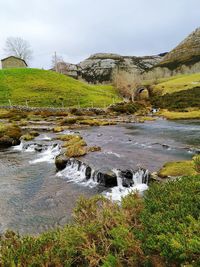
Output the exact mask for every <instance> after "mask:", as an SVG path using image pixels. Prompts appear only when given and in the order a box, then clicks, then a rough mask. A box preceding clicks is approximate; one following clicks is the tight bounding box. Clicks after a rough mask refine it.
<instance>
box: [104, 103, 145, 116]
mask: <svg viewBox="0 0 200 267" xmlns="http://www.w3.org/2000/svg"><path fill="white" fill-rule="evenodd" d="M144 109H145V107H144V106H143V105H142V104H140V103H138V102H134V103H133V102H121V103H117V104H114V105H111V106H110V107H109V108H108V112H116V113H119V114H123V113H125V114H134V113H136V112H138V111H139V110H144Z"/></svg>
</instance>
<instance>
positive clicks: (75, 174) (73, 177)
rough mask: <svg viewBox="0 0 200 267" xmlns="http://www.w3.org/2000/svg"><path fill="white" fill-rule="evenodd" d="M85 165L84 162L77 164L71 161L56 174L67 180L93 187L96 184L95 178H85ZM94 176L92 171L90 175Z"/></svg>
mask: <svg viewBox="0 0 200 267" xmlns="http://www.w3.org/2000/svg"><path fill="white" fill-rule="evenodd" d="M86 168H87V166H86V165H84V164H81V165H80V166H79V164H78V163H77V162H75V161H74V162H71V164H70V165H67V166H66V167H65V169H64V170H62V171H60V172H58V173H57V174H56V176H58V177H63V178H66V179H67V180H68V181H69V182H73V183H78V184H81V185H83V186H88V187H90V188H93V187H94V186H96V185H97V182H96V181H95V179H92V178H91V179H88V180H87V179H86V176H85V172H86ZM93 176H94V171H92V173H91V177H93Z"/></svg>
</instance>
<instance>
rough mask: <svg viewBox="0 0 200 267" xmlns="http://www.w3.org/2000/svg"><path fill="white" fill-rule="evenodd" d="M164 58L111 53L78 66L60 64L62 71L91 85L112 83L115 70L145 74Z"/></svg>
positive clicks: (90, 58) (102, 54)
mask: <svg viewBox="0 0 200 267" xmlns="http://www.w3.org/2000/svg"><path fill="white" fill-rule="evenodd" d="M161 59H162V56H159V55H157V56H145V57H134V56H121V55H117V54H110V53H98V54H94V55H92V56H90V57H89V58H88V59H86V60H84V61H82V62H80V63H79V64H77V65H74V64H69V63H64V62H62V63H60V64H61V65H60V70H61V72H62V73H63V74H67V75H69V76H72V77H74V78H77V79H83V80H85V81H87V82H90V83H104V82H110V81H111V80H112V76H113V73H114V71H115V70H125V71H128V72H134V71H137V72H144V71H145V70H148V69H150V68H152V67H153V66H155V65H156V64H158V63H159V62H160V61H161Z"/></svg>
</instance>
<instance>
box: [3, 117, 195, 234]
mask: <svg viewBox="0 0 200 267" xmlns="http://www.w3.org/2000/svg"><path fill="white" fill-rule="evenodd" d="M78 132H79V133H80V134H81V135H82V136H83V138H84V139H85V140H86V142H87V144H88V145H90V146H93V145H98V146H100V147H101V148H102V150H101V151H100V152H93V153H89V154H87V155H86V156H85V157H83V158H82V159H81V160H82V161H84V162H85V163H86V164H88V165H90V166H92V167H93V168H94V169H95V170H113V169H114V171H115V172H117V169H121V170H126V169H132V170H134V169H138V168H139V167H142V168H144V169H147V170H149V172H154V171H157V170H158V169H159V168H161V167H162V165H163V164H164V163H165V162H167V161H174V160H176V161H177V160H187V159H191V158H192V156H193V155H194V154H195V153H198V152H199V151H200V121H198V120H184V121H178V122H171V121H166V120H161V119H158V120H156V121H154V122H146V123H144V124H141V123H135V124H121V125H117V126H104V127H92V128H85V129H82V130H79V131H78ZM64 133H65V134H68V133H69V131H66V132H64ZM71 133H73V131H72V132H71ZM55 136H56V134H53V133H51V132H45V133H44V131H41V135H40V136H39V137H37V138H36V139H35V140H33V141H31V142H27V144H28V146H27V145H26V144H21V145H20V146H17V147H12V148H9V149H2V150H0V170H1V172H0V231H1V232H4V231H5V230H6V229H12V230H15V231H19V232H20V233H21V234H26V233H29V234H38V233H40V232H43V231H46V230H48V229H53V228H55V227H58V226H62V225H64V224H66V223H68V222H70V221H71V214H72V210H73V208H74V206H75V202H76V201H77V199H78V198H79V197H80V196H81V195H83V196H86V197H89V196H92V195H95V194H97V193H102V194H104V195H106V196H112V195H114V194H115V195H119V194H120V192H122V195H123V193H124V191H123V190H122V185H121V184H120V182H119V181H118V186H116V187H115V188H114V189H113V188H111V189H108V188H105V187H103V186H102V185H99V184H98V183H96V181H92V180H91V179H90V180H89V181H88V180H86V179H85V177H84V176H83V175H82V173H81V170H80V171H79V172H77V170H76V168H72V167H68V168H66V169H64V170H63V171H61V172H59V173H57V172H56V167H55V164H54V159H55V156H56V155H58V154H59V152H60V147H59V141H57V140H53V139H54V137H55ZM36 144H37V145H38V144H40V145H41V147H45V149H44V150H42V151H39V150H37V151H36V150H35V149H34V146H36ZM139 179H140V178H139V176H137V175H136V176H135V180H137V181H139ZM141 183H142V182H138V185H139V186H141ZM138 188H140V187H138ZM145 189H146V188H145ZM141 190H144V185H143V188H142V189H141Z"/></svg>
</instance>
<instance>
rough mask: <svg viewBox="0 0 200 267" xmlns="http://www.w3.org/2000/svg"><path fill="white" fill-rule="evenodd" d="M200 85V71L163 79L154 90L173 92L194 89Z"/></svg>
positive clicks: (164, 92)
mask: <svg viewBox="0 0 200 267" xmlns="http://www.w3.org/2000/svg"><path fill="white" fill-rule="evenodd" d="M198 86H200V73H195V74H185V75H177V76H173V77H171V78H167V79H161V80H160V82H159V83H158V84H157V85H156V86H155V87H154V92H155V93H156V91H159V92H162V95H164V94H167V93H169V94H171V93H174V92H178V91H182V90H188V89H192V88H194V87H198Z"/></svg>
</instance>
